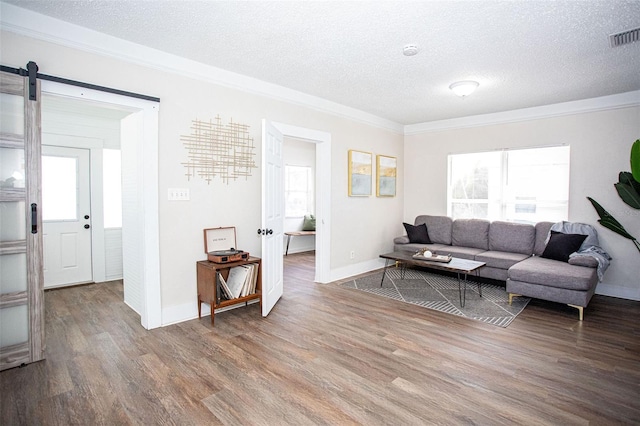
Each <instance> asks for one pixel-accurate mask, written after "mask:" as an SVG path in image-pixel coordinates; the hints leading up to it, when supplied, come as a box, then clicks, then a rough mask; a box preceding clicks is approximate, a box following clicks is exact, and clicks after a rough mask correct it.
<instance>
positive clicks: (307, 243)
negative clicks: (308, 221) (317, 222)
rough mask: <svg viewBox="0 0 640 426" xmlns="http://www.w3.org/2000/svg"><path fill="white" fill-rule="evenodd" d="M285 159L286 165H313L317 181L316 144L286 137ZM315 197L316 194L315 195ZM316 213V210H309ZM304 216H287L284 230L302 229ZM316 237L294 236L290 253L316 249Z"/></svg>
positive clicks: (312, 169) (313, 173)
mask: <svg viewBox="0 0 640 426" xmlns="http://www.w3.org/2000/svg"><path fill="white" fill-rule="evenodd" d="M283 154H284V155H283V161H284V164H285V166H305V167H311V175H312V176H313V179H314V183H315V176H316V144H315V143H312V142H306V141H300V140H296V139H292V138H286V137H285V139H284V149H283ZM314 199H315V196H314ZM309 213H311V214H315V211H311V212H309ZM303 222H304V217H285V219H284V232H289V231H300V230H301V229H302V224H303ZM284 239H285V240H284V247H287V237H286V236H285V237H284ZM315 247H316V239H315V237H313V236H306V237H293V238H291V241H290V244H289V253H300V252H304V251H310V250H315Z"/></svg>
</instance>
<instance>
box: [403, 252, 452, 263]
mask: <svg viewBox="0 0 640 426" xmlns="http://www.w3.org/2000/svg"><path fill="white" fill-rule="evenodd" d="M425 253H427V255H426V256H425ZM412 257H413V258H414V259H416V260H425V261H427V262H441V263H449V262H451V255H450V254H447V255H444V254H435V253H432V252H430V251H424V250H420V251H419V252H417V253H416V254H414V255H413V256H412Z"/></svg>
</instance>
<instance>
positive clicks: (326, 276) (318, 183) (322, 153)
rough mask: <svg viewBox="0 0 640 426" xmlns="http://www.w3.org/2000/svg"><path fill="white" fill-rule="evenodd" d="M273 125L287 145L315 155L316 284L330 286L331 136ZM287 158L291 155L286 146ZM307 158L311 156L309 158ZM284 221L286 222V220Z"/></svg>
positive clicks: (292, 127) (300, 128) (319, 132)
mask: <svg viewBox="0 0 640 426" xmlns="http://www.w3.org/2000/svg"><path fill="white" fill-rule="evenodd" d="M272 124H273V125H274V126H275V127H276V128H277V129H278V130H279V131H280V132H281V133H282V135H283V137H284V139H285V141H294V142H295V143H297V144H306V145H305V147H306V149H312V150H313V151H314V161H315V163H314V168H315V176H314V183H315V185H314V191H315V193H314V202H313V204H314V206H313V207H314V211H315V213H316V214H315V216H316V225H317V226H316V229H317V231H316V235H315V246H314V252H313V253H314V256H313V257H314V260H315V262H314V268H313V270H314V277H313V281H315V282H318V283H328V282H330V273H331V271H330V258H329V256H330V250H329V249H330V246H331V223H330V218H331V134H330V133H327V132H323V131H320V130H314V129H309V128H305V127H299V126H294V125H290V124H285V123H278V122H273V123H272ZM263 143H264V141H263ZM301 146H302V145H298V147H301ZM309 147H312V148H309ZM301 149H305V148H301ZM284 155H285V156H286V155H288V154H287V152H286V146H285V152H284ZM306 155H307V156H308V155H309V154H306ZM307 161H308V159H307ZM281 187H282V188H283V189H284V182H282V183H281ZM283 220H286V219H284V218H283ZM283 225H284V224H283ZM304 238H309V237H304ZM284 244H286V242H284Z"/></svg>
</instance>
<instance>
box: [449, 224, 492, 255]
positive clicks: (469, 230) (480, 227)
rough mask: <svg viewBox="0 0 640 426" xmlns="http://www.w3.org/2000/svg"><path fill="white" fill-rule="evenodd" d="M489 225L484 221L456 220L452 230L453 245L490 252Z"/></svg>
mask: <svg viewBox="0 0 640 426" xmlns="http://www.w3.org/2000/svg"><path fill="white" fill-rule="evenodd" d="M489 223H490V222H489V221H488V220H484V219H456V220H455V221H454V222H453V227H452V229H451V244H452V245H454V246H462V247H473V248H479V249H483V250H488V249H489Z"/></svg>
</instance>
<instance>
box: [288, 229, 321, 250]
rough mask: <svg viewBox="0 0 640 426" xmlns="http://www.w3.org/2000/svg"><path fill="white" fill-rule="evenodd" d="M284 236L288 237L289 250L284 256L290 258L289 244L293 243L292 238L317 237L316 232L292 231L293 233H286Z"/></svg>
mask: <svg viewBox="0 0 640 426" xmlns="http://www.w3.org/2000/svg"><path fill="white" fill-rule="evenodd" d="M284 235H286V236H287V250H286V251H285V252H284V255H285V256H288V255H289V242H290V241H291V237H303V236H305V235H316V231H291V232H285V233H284Z"/></svg>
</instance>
